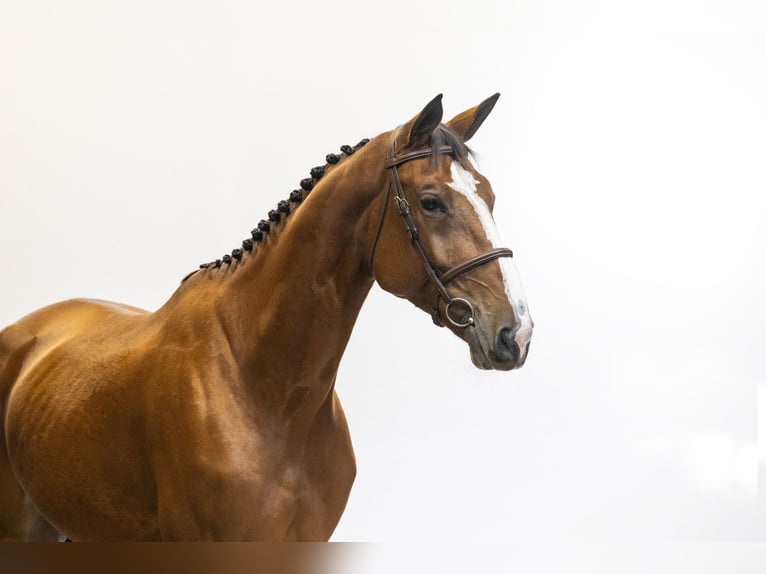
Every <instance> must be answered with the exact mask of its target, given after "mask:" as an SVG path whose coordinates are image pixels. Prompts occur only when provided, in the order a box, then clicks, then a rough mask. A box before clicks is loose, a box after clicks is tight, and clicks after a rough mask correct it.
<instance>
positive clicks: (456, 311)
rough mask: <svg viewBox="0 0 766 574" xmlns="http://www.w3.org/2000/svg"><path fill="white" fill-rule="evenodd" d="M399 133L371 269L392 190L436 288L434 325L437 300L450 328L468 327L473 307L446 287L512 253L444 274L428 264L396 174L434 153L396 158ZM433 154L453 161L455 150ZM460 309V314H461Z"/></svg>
mask: <svg viewBox="0 0 766 574" xmlns="http://www.w3.org/2000/svg"><path fill="white" fill-rule="evenodd" d="M398 131H399V129H398V128H397V129H396V130H394V131H393V132H392V134H391V140H390V143H389V148H388V158H387V159H386V163H385V167H386V172H387V174H388V181H389V184H390V185H389V188H388V191H387V193H386V199H385V202H384V205H383V213H382V214H381V217H380V222H379V223H378V229H377V233H376V236H375V242H374V244H373V248H372V252H371V254H370V269H373V266H372V263H373V258H374V256H375V247H377V244H378V239H379V238H380V233H381V230H382V228H383V220H384V219H385V217H386V212H387V211H388V204H389V201H388V197H389V196H390V195H391V191H392V190H393V192H394V203H395V204H396V207H397V210H398V211H399V215H400V216H401V218H402V222H403V223H404V229H405V230H406V231H407V233H408V234H409V236H410V239H411V240H412V245H413V247H414V248H415V251H416V252H417V253H418V255H419V256H420V259H421V260H422V261H423V266H424V267H425V271H426V274H427V275H428V278H429V279H430V280H431V283H433V285H434V287H435V288H436V292H437V296H436V301H435V303H434V307H433V310H432V312H431V316H432V318H433V321H434V323H436V324H437V325H439V326H440V327H443V326H444V321H443V320H442V313H441V311H440V309H439V299H440V298H441V299H443V300H444V302H445V303H446V306H445V308H444V316H445V317H446V319H447V321H448V322H449V323H450V324H451V325H452V326H454V327H457V328H464V327H469V326H471V325H473V324H474V316H475V312H474V308H473V305H471V303H470V302H469V301H467V300H466V299H463V298H462V297H452V296H451V295H450V294H449V291H447V287H446V286H447V284H448V283H449V282H451V281H453V280H455V279H457V278H458V277H460V276H461V275H463V274H465V273H468V272H469V271H472V270H474V269H476V268H477V267H481V266H482V265H486V264H487V263H489V262H491V261H494V260H495V259H498V258H500V257H513V251H511V250H510V249H508V248H507V247H500V248H497V249H492V250H491V251H487V252H486V253H483V254H481V255H477V256H476V257H472V258H471V259H468V260H467V261H464V262H463V263H460V264H459V265H456V266H455V267H452V268H451V269H449V270H447V271H445V272H442V271H440V270H439V269H438V268H437V267H436V266H435V265H434V264H433V263H431V260H430V259H429V258H428V255H427V253H426V250H425V246H424V245H423V241H422V240H421V239H420V234H419V233H418V229H417V226H416V225H415V220H414V219H413V217H412V209H411V208H410V204H409V202H408V201H407V196H406V194H405V193H404V188H403V187H402V182H401V181H400V180H399V172H398V171H397V168H398V167H399V166H400V165H402V164H404V163H407V162H408V161H412V160H415V159H420V158H424V157H432V156H433V154H434V150H432V149H431V148H422V149H418V150H414V151H410V152H407V153H404V154H402V155H399V156H397V155H396V135H397V132H398ZM435 153H436V154H438V155H451V156H453V157H454V155H455V150H454V149H453V148H452V146H447V145H444V146H441V147H440V148H439V149H437V150H436V151H435ZM461 308H462V312H461V311H460V309H461ZM451 310H452V312H451Z"/></svg>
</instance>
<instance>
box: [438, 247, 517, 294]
mask: <svg viewBox="0 0 766 574" xmlns="http://www.w3.org/2000/svg"><path fill="white" fill-rule="evenodd" d="M499 257H513V251H511V250H510V249H508V248H507V247H499V248H498V249H493V250H492V251H487V252H486V253H484V254H482V255H477V256H476V257H474V258H473V259H469V260H468V261H466V262H464V263H461V264H460V265H456V266H455V267H453V268H452V269H450V270H449V271H446V272H445V273H444V274H443V275H442V276H441V277H440V279H441V282H442V283H444V284H445V285H446V284H447V283H449V282H450V281H452V280H453V279H455V278H456V277H459V276H460V275H462V274H463V273H468V272H469V271H472V270H473V269H476V268H477V267H481V266H482V265H485V264H486V263H489V262H490V261H492V260H494V259H497V258H499Z"/></svg>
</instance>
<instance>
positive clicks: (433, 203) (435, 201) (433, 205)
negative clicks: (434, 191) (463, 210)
mask: <svg viewBox="0 0 766 574" xmlns="http://www.w3.org/2000/svg"><path fill="white" fill-rule="evenodd" d="M420 205H421V207H422V208H423V209H425V210H426V211H432V212H433V211H447V206H446V205H444V203H443V202H442V200H441V199H439V198H438V197H434V196H432V195H427V196H426V197H422V198H420Z"/></svg>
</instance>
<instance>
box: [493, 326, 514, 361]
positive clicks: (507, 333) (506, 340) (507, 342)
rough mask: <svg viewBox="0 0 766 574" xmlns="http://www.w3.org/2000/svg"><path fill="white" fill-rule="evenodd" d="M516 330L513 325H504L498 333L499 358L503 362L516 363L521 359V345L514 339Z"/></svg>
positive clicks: (497, 348)
mask: <svg viewBox="0 0 766 574" xmlns="http://www.w3.org/2000/svg"><path fill="white" fill-rule="evenodd" d="M514 335H515V331H514V329H512V328H511V327H503V328H502V329H500V333H498V335H497V347H496V350H495V353H496V354H497V358H498V359H500V360H501V361H503V362H509V363H515V362H516V361H518V360H519V346H518V345H517V344H516V341H515V340H514Z"/></svg>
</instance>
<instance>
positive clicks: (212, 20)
mask: <svg viewBox="0 0 766 574" xmlns="http://www.w3.org/2000/svg"><path fill="white" fill-rule="evenodd" d="M765 24H766V9H764V5H763V4H762V3H761V2H757V1H751V2H747V1H744V0H734V1H731V0H727V1H725V2H724V1H723V0H710V1H705V2H692V1H691V0H663V1H659V0H649V1H645V2H626V1H617V2H600V1H597V0H585V1H581V2H567V1H565V0H542V1H540V0H536V1H532V0H517V1H512V2H501V1H499V0H475V1H473V2H470V3H467V2H457V1H455V0H440V1H438V2H437V1H435V0H428V1H423V2H403V1H401V0H392V1H390V2H386V3H367V2H355V3H329V2H321V1H320V2H308V1H304V2H301V1H295V0H287V1H283V2H278V3H269V4H268V8H265V7H264V5H263V4H261V3H248V2H241V1H239V0H224V1H219V2H179V1H173V0H161V1H152V2H148V1H134V2H131V3H104V2H87V1H82V0H72V1H70V2H66V3H61V2H53V1H45V0H41V1H24V2H22V1H20V0H17V1H5V2H3V3H2V5H0V269H2V271H0V324H2V325H5V324H7V323H10V322H12V321H14V320H15V319H17V318H19V317H20V316H22V315H24V314H26V313H27V312H29V311H32V310H34V309H35V308H37V307H40V306H42V305H45V304H48V303H51V302H54V301H58V300H61V299H66V298H69V297H74V296H89V297H98V298H104V299H112V300H117V301H122V302H126V303H131V304H134V305H138V306H143V307H146V308H150V309H153V308H156V307H158V306H159V305H160V304H161V303H162V302H163V301H164V300H165V299H166V298H167V297H168V296H169V295H170V293H171V292H172V291H173V290H174V289H175V288H176V286H177V285H178V282H179V280H180V279H181V277H183V276H184V275H185V274H186V273H187V272H188V271H191V270H192V269H194V268H195V267H196V266H197V264H198V263H200V262H202V261H208V260H211V259H213V258H215V257H218V256H220V255H222V254H223V253H225V252H228V251H230V250H231V249H232V248H233V247H236V246H237V244H238V243H239V241H240V240H241V239H242V238H244V237H246V236H247V234H248V232H249V230H250V229H251V228H252V227H253V225H254V224H255V223H256V222H257V221H258V220H259V219H261V218H262V217H263V216H264V215H265V214H266V212H267V211H268V210H269V209H271V208H273V207H274V205H276V202H277V201H278V200H280V199H283V198H284V197H285V196H286V195H287V194H288V193H289V191H290V190H291V189H293V188H294V187H295V185H296V184H297V182H298V181H299V180H300V179H301V178H303V177H305V176H306V174H307V171H308V169H309V168H311V167H312V166H313V165H316V164H319V163H322V162H323V159H322V158H324V155H325V154H326V153H328V152H330V151H334V150H336V149H337V147H338V146H339V145H341V144H344V143H351V144H353V143H355V142H356V141H358V140H359V139H361V138H362V137H370V136H372V135H374V134H376V133H379V132H381V131H384V130H386V129H389V128H392V127H394V126H395V125H397V124H399V123H401V122H403V121H405V120H406V119H408V118H410V117H411V116H412V115H414V114H415V113H417V112H418V111H419V110H420V109H421V108H422V106H423V105H424V104H425V103H426V102H427V101H428V100H430V99H431V98H432V97H433V96H434V95H435V94H437V93H439V92H443V93H444V94H445V99H444V102H445V107H446V114H447V116H448V117H449V116H451V115H452V114H456V113H458V112H460V111H462V110H463V109H465V108H467V107H470V106H472V105H475V104H476V103H478V102H479V101H481V100H482V99H484V98H485V97H487V96H489V95H490V94H492V93H494V92H495V91H500V92H502V94H503V95H502V98H501V100H500V101H499V103H498V106H497V107H496V109H495V111H494V112H493V114H492V116H491V117H490V118H489V119H488V120H487V122H486V124H485V125H484V127H483V128H482V130H481V131H480V132H479V133H478V134H477V135H476V137H475V138H474V140H473V141H472V144H473V147H474V148H475V149H476V151H477V152H478V154H479V163H480V166H481V169H482V171H483V172H484V173H485V174H486V175H487V176H488V177H489V178H490V180H491V181H492V182H493V185H494V188H495V191H496V193H497V195H498V202H497V207H496V220H497V222H498V225H499V227H500V229H501V232H502V233H503V236H504V238H505V239H506V241H507V243H508V244H509V246H511V247H512V248H513V249H514V251H515V252H516V260H517V263H518V265H519V268H520V270H521V273H522V277H523V280H524V282H525V287H526V292H527V296H528V300H529V304H530V308H531V311H532V314H533V316H534V318H535V321H536V323H537V328H536V331H535V336H534V338H533V342H532V348H531V354H530V358H529V361H528V363H527V366H525V367H524V369H522V370H521V371H517V372H512V373H510V374H508V373H503V374H501V373H485V372H479V371H477V370H475V369H474V368H473V367H472V366H471V364H470V361H469V358H468V351H467V349H466V348H465V346H464V344H462V343H461V342H460V341H458V340H457V339H456V338H454V337H452V336H451V335H450V334H449V333H447V332H446V330H439V329H436V328H435V327H434V326H432V325H431V322H430V319H429V318H428V317H427V316H426V315H424V314H422V313H419V312H417V311H416V310H415V309H414V308H413V307H412V306H411V305H409V304H408V303H406V302H403V301H400V300H396V299H394V298H393V297H391V296H390V295H388V294H384V293H382V292H381V291H380V290H378V289H375V290H374V291H373V293H372V294H371V296H370V298H369V300H368V302H367V304H366V306H365V308H364V309H363V311H362V314H361V316H360V318H359V321H358V324H357V328H356V331H355V333H354V336H353V338H352V341H351V343H350V345H349V348H348V351H347V354H346V357H345V359H344V362H343V364H342V367H341V373H340V376H339V382H338V392H339V393H340V395H341V399H342V400H343V402H344V406H345V409H346V413H347V415H348V419H349V423H350V426H351V430H352V436H353V439H354V443H355V447H356V451H357V456H358V463H359V473H358V479H357V482H356V485H355V487H354V490H353V492H352V495H351V499H350V501H349V505H348V508H347V511H346V513H345V515H344V517H343V519H342V521H341V523H340V525H339V526H338V529H337V531H336V534H335V537H334V539H336V540H381V541H412V540H418V541H424V542H428V541H445V540H446V541H449V540H462V541H494V542H503V541H507V540H519V539H526V538H529V539H553V538H558V537H560V538H562V539H568V540H572V539H576V540H580V539H582V540H634V541H635V540H639V541H642V540H654V541H658V540H659V541H667V540H716V541H717V540H722V541H732V540H764V538H766V524H764V520H763V510H764V508H763V506H762V505H761V506H760V507H759V505H758V495H757V485H758V479H757V466H758V460H757V448H756V420H757V417H756V392H757V388H758V385H765V384H766V369H765V368H764V360H763V348H764V344H765V343H766V334H765V332H764V329H763V326H762V323H763V321H764V319H766V313H764V311H765V310H766V309H765V305H764V298H763V293H764V292H766V272H765V269H764V267H765V266H764V259H766V241H765V239H766V232H764V225H765V224H766V170H765V169H764V157H766V135H765V134H766V67H764V54H766V40H764V34H763V30H764V25H765ZM759 512H760V515H759Z"/></svg>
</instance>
